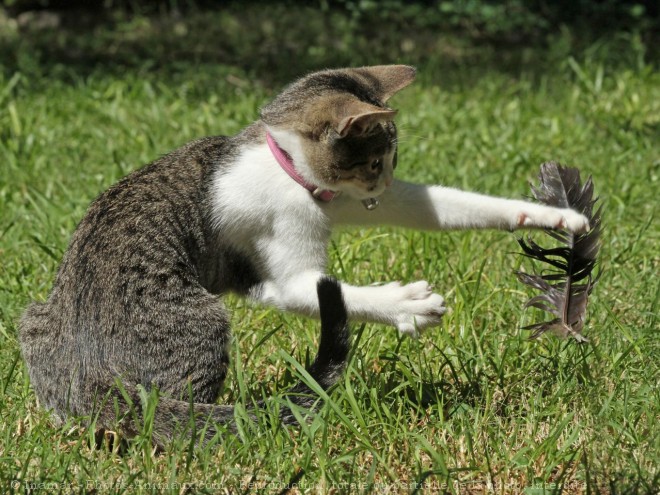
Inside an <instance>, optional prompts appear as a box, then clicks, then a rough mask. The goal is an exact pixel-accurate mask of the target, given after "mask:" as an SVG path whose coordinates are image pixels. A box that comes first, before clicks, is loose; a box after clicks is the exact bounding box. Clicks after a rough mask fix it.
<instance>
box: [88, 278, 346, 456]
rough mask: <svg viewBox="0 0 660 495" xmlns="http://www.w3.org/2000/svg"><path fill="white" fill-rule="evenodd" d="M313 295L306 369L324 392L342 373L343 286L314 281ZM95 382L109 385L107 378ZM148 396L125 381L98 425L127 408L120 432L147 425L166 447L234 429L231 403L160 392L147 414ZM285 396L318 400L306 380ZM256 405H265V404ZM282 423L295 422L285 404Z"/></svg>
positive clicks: (308, 405) (305, 403)
mask: <svg viewBox="0 0 660 495" xmlns="http://www.w3.org/2000/svg"><path fill="white" fill-rule="evenodd" d="M317 294H318V298H319V306H320V312H321V337H320V343H319V348H318V352H317V354H316V357H315V359H314V361H313V362H312V363H311V364H310V365H309V366H308V367H307V372H308V373H309V375H310V376H311V377H312V378H313V379H314V380H315V381H316V383H318V385H319V386H320V387H321V388H322V389H323V390H327V389H328V388H330V387H331V386H332V385H334V384H335V383H336V382H337V380H339V378H340V377H341V376H342V372H343V370H344V367H345V365H346V362H347V359H348V353H349V328H348V316H347V311H346V306H345V304H344V300H343V297H342V292H341V286H340V284H339V283H338V282H337V281H336V280H334V279H332V278H329V277H326V278H323V279H321V280H320V281H319V282H318V285H317ZM99 381H100V382H106V383H107V380H106V379H102V380H99ZM99 381H97V384H98V383H99ZM96 390H97V392H98V390H99V388H97V389H96ZM106 390H107V389H106ZM148 396H149V393H148V392H145V391H144V390H142V391H140V389H139V387H138V386H131V385H129V384H126V383H124V384H123V385H119V386H118V387H117V388H116V389H113V391H112V392H110V394H106V400H105V404H104V405H102V406H101V407H100V408H99V409H98V412H97V416H96V417H97V421H96V423H97V425H98V426H103V427H105V428H108V427H109V426H106V425H112V424H117V412H118V411H128V412H127V413H124V416H123V418H124V419H123V420H119V424H118V425H117V426H118V427H119V428H118V429H119V430H120V431H122V433H123V435H126V436H129V437H132V436H135V435H137V434H139V433H140V431H139V430H142V431H144V430H145V429H149V430H150V431H151V437H152V441H153V442H154V443H155V444H156V445H158V446H159V447H164V446H165V445H166V444H168V443H169V442H170V441H171V440H172V439H174V438H176V437H189V438H190V437H194V438H196V439H197V442H198V443H205V442H206V441H208V440H210V439H212V438H213V437H214V436H215V435H216V434H217V433H218V431H230V432H235V431H236V423H235V416H234V406H232V405H216V404H201V403H193V402H192V401H184V400H177V399H173V398H170V397H166V396H162V397H159V398H158V400H157V402H156V403H155V408H153V410H152V411H151V415H150V412H149V401H148V399H147V398H148ZM287 398H288V399H289V400H290V401H291V402H292V403H293V404H295V405H297V406H300V407H302V408H305V409H308V410H313V409H314V408H315V407H316V405H317V404H318V403H319V397H318V395H317V394H316V393H315V392H314V391H313V390H312V388H310V386H309V385H308V384H307V383H305V382H304V381H300V382H299V383H297V384H296V385H295V386H294V387H293V389H292V390H291V391H290V392H289V393H288V394H287ZM108 399H110V400H108ZM145 399H147V400H145ZM112 405H114V407H112ZM109 406H111V407H109ZM259 406H260V407H263V406H264V404H263V402H261V403H259ZM248 415H249V416H250V418H251V419H255V415H254V412H253V411H248ZM138 418H139V420H138ZM280 421H281V422H282V423H285V424H296V423H297V420H296V418H295V416H294V414H293V413H292V411H291V410H290V409H289V408H287V407H282V408H281V410H280Z"/></svg>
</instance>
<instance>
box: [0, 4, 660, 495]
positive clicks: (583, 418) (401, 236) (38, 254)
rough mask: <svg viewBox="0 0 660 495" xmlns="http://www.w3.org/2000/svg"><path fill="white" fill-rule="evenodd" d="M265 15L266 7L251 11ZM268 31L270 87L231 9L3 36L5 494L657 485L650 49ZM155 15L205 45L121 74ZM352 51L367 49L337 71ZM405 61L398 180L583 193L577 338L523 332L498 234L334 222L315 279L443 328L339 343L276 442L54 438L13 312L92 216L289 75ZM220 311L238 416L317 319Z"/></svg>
mask: <svg viewBox="0 0 660 495" xmlns="http://www.w3.org/2000/svg"><path fill="white" fill-rule="evenodd" d="M268 8H272V9H278V7H268ZM268 8H266V7H259V12H262V11H263V12H264V13H262V14H261V15H263V16H264V17H265V18H268V17H269V12H268ZM271 14H272V12H271ZM276 14H277V16H274V17H273V16H272V15H271V16H270V17H271V18H276V19H279V20H278V21H277V22H280V23H282V25H283V26H289V27H290V28H291V29H290V30H288V31H287V32H286V34H281V33H279V31H278V33H276V34H274V35H273V36H275V37H276V39H277V36H284V37H286V38H287V40H288V44H286V43H283V45H285V46H287V47H288V48H287V49H288V50H295V49H296V46H298V45H296V44H295V43H299V42H301V40H304V39H306V38H309V39H310V40H311V41H310V43H309V44H304V45H302V46H306V47H308V48H307V50H306V51H305V52H304V53H303V54H302V55H301V58H300V60H298V62H297V65H294V67H293V68H291V69H290V73H286V68H285V67H279V69H278V71H275V72H272V73H267V72H266V69H267V67H266V65H267V63H266V62H265V61H264V60H263V55H264V54H263V52H259V50H265V48H263V47H261V48H260V45H259V39H258V36H256V35H255V34H254V33H251V32H247V31H245V32H244V31H243V30H242V29H241V28H240V26H241V22H240V21H241V17H240V16H241V14H240V13H238V12H237V11H229V12H228V11H223V12H222V13H217V14H209V13H203V14H197V15H196V16H191V17H190V18H189V19H188V20H185V19H184V20H181V19H179V20H175V21H172V19H171V18H170V17H167V16H165V17H158V16H156V17H154V18H146V17H145V18H140V17H137V18H136V19H134V20H133V21H132V22H131V23H128V22H123V23H119V22H118V23H114V24H113V23H106V24H102V25H101V26H96V27H94V28H93V29H92V28H90V33H91V32H92V31H93V32H94V33H96V34H97V35H98V36H96V37H95V36H92V35H91V34H89V33H87V36H78V37H76V36H75V35H74V34H72V33H71V32H68V31H66V30H63V31H62V32H61V34H60V35H58V36H59V37H58V36H55V35H53V34H52V33H50V32H36V33H32V34H33V37H32V38H29V37H28V38H25V37H21V36H19V34H18V32H17V31H16V28H15V26H13V25H12V24H11V22H9V21H7V20H6V19H5V20H3V21H2V22H3V23H4V24H3V26H4V27H5V28H6V29H5V30H4V34H3V36H4V39H3V42H4V47H5V48H6V47H13V49H12V50H8V51H6V52H3V55H2V59H0V61H2V64H3V71H2V75H1V76H0V77H2V79H1V80H0V163H1V164H2V165H0V256H1V259H2V263H1V264H0V417H1V418H2V421H1V422H0V461H1V462H0V487H1V488H2V490H3V491H4V492H13V493H24V492H30V493H37V492H41V491H44V492H63V493H68V492H86V493H160V492H165V491H172V492H181V493H238V492H245V493H247V492H252V491H258V490H261V489H263V490H264V491H266V492H268V493H277V492H280V491H284V490H285V489H286V488H287V486H289V485H295V486H296V488H295V489H294V490H293V492H294V493H296V492H301V493H302V492H312V493H317V492H318V493H322V492H326V491H332V490H334V492H335V493H346V492H351V493H364V492H376V493H380V492H385V491H388V490H389V493H422V492H434V493H435V492H438V493H442V492H448V493H484V492H486V493H525V494H528V495H531V494H542V493H559V492H565V493H651V492H652V491H653V490H654V489H656V488H657V486H658V485H659V484H660V473H659V472H658V468H657V466H658V465H660V428H659V427H658V420H659V419H660V390H659V389H658V383H659V382H660V365H659V361H658V356H659V355H660V346H659V345H658V300H659V294H660V283H659V282H658V278H657V272H658V270H659V269H660V257H659V256H658V248H657V246H658V242H659V241H660V235H659V229H658V225H657V218H656V216H657V206H658V200H657V191H658V186H659V182H660V143H659V141H658V139H657V136H658V133H659V132H658V131H659V130H660V75H659V74H658V72H657V68H658V60H657V59H656V58H654V57H653V56H650V55H649V52H648V46H647V45H646V44H645V42H644V41H643V40H642V38H641V37H640V36H638V35H636V34H635V33H618V32H617V33H610V34H609V35H608V36H606V37H600V38H586V39H583V38H580V36H578V34H577V33H575V32H572V31H570V29H567V30H564V31H563V32H561V33H560V34H558V35H557V37H555V38H553V39H552V42H551V43H548V44H547V45H543V46H530V47H508V48H501V47H497V46H496V45H487V46H483V45H480V44H479V43H478V42H476V41H475V40H473V39H470V37H469V36H467V35H465V36H463V37H461V36H460V35H454V36H453V37H452V36H444V35H442V36H439V35H436V34H435V33H433V32H429V31H428V30H427V31H424V30H422V29H420V33H421V34H420V33H416V34H415V36H417V37H418V38H415V39H414V40H413V45H415V43H416V45H415V46H416V47H417V48H416V49H414V50H412V51H410V50H409V44H403V45H404V48H406V47H408V48H406V49H405V50H404V49H403V48H400V47H399V48H397V46H398V45H396V42H392V43H394V44H393V45H391V46H389V45H384V46H381V47H380V48H379V47H378V46H377V43H375V42H373V44H371V45H370V44H369V43H370V42H369V39H367V38H365V36H363V35H362V34H361V32H360V31H359V30H356V28H355V26H354V25H353V24H351V23H350V22H348V21H347V22H346V26H345V27H344V28H338V27H335V26H334V25H333V27H329V28H328V29H334V30H335V31H333V33H335V34H336V33H337V30H338V31H339V34H341V35H342V37H341V40H342V41H341V43H343V44H340V48H338V49H337V50H336V52H332V50H329V49H326V50H325V51H323V50H321V48H322V47H323V46H324V45H323V43H326V42H327V40H324V39H323V36H324V35H323V34H322V33H323V32H325V31H319V30H317V29H316V28H314V26H317V27H319V26H322V25H323V22H325V21H324V19H326V18H325V17H323V16H321V15H319V14H314V13H313V12H311V11H310V12H307V13H306V16H307V17H306V18H307V20H308V22H307V23H304V26H302V27H299V28H298V30H297V31H296V30H295V26H296V25H297V24H296V21H297V20H298V19H297V18H296V14H295V13H289V14H287V13H286V12H282V11H279V10H278V11H277V12H276ZM245 15H248V14H245ZM232 16H233V17H232ZM333 19H335V18H334V17H333ZM335 20H336V19H335ZM216 21H217V24H221V25H222V26H223V29H224V30H225V31H224V32H225V38H224V39H223V41H222V42H223V43H230V42H232V40H233V42H234V43H235V46H236V47H240V49H241V50H242V51H240V50H238V48H237V51H236V52H235V53H234V52H231V51H229V50H228V49H227V50H225V51H226V52H227V53H225V54H224V55H217V57H218V59H217V60H216V59H214V58H213V57H216V55H213V56H212V57H211V60H209V59H207V58H205V54H206V51H204V50H208V45H203V47H206V48H204V49H202V48H199V45H194V43H193V41H194V40H195V39H201V42H204V43H210V41H209V40H206V39H205V38H204V36H207V35H208V33H213V29H217V28H215V27H214V26H215V25H216ZM172 22H179V23H183V27H182V28H180V29H184V30H185V29H188V32H191V31H192V32H193V33H198V32H199V33H202V34H200V35H199V36H200V38H196V37H195V36H197V34H195V35H193V36H192V38H191V39H192V40H193V41H191V39H189V38H186V40H187V41H186V43H189V44H190V47H191V48H190V50H191V52H185V53H184V55H182V56H181V57H174V60H173V61H171V63H168V62H167V56H166V55H167V54H160V53H159V52H154V53H153V58H149V57H148V56H145V55H144V54H139V53H138V55H135V57H136V58H135V59H132V58H130V57H129V56H128V54H129V53H130V52H131V50H130V48H131V47H127V46H126V44H127V43H128V42H126V41H119V40H126V39H128V40H133V41H134V42H135V43H137V45H136V46H142V45H140V43H141V42H143V43H148V41H146V40H149V39H151V36H150V34H154V33H155V34H156V35H157V34H158V30H157V29H156V27H158V26H161V25H164V26H167V25H168V23H172ZM232 22H233V24H232ZM159 23H160V24H159ZM154 26H156V27H154ZM232 26H234V27H233V28H232ZM237 26H238V27H237ZM291 26H293V27H291ZM264 29H265V28H264ZM342 29H343V31H342ZM319 33H321V34H319ZM326 35H327V32H326ZM249 36H256V38H249ZM423 36H426V37H427V38H426V41H428V43H422V41H423ZM297 37H299V38H297ZM403 37H405V36H404V35H403V34H402V35H401V38H403ZM289 38H291V39H289ZM390 38H395V41H396V40H397V37H395V36H394V37H390ZM227 39H229V41H227ZM352 39H354V40H355V43H356V46H359V47H371V49H372V51H370V52H368V54H365V52H364V50H361V51H360V52H359V53H355V54H351V52H350V49H347V48H346V46H345V45H348V46H349V48H350V41H351V40H352ZM99 40H100V41H99ZM135 40H137V41H135ZM287 40H285V41H287ZM72 41H75V43H73V44H71V42H72ZM376 41H377V40H376ZM201 42H200V43H201ZM76 43H77V44H76ZM113 43H114V44H113ZM153 43H154V44H156V45H157V42H153ZM440 45H442V50H438V52H437V53H433V50H430V49H429V47H434V46H435V47H438V48H440ZM66 46H70V47H73V48H75V49H73V48H72V49H71V52H70V53H68V52H67V53H65V52H64V51H65V48H63V47H66ZM80 47H82V48H80ZM292 47H293V48H292ZM58 50H64V51H62V52H61V53H60V52H58ZM250 50H252V52H250ZM267 50H270V51H268V53H267V54H266V55H269V56H270V55H271V51H273V53H277V49H276V47H273V46H271V45H269V46H268V47H267ZM379 50H380V51H379ZM406 50H408V51H406ZM429 50H430V51H429ZM145 51H147V52H149V51H148V50H145ZM80 53H83V54H84V55H85V56H84V57H83V58H81V57H80V55H79V54H80ZM190 53H192V54H193V56H188V55H190ZM195 54H197V55H195ZM250 56H252V57H254V58H253V59H254V60H255V62H254V66H253V67H251V66H250V64H251V62H252V59H250V58H249V57H250ZM351 57H353V58H351ZM407 60H410V61H412V62H414V63H417V64H418V66H419V68H420V73H419V80H418V82H417V83H416V84H415V85H413V86H412V87H411V88H409V89H407V90H406V91H405V92H404V93H402V94H401V95H400V96H397V97H396V100H395V101H394V102H393V103H394V105H395V106H396V107H397V108H399V109H400V117H399V119H398V123H399V127H400V133H401V147H400V155H399V163H400V166H399V168H398V169H397V172H398V174H399V177H401V178H405V179H407V180H411V181H418V182H434V183H443V184H446V185H451V186H456V187H461V188H466V189H471V190H477V191H481V192H486V193H491V194H497V195H505V196H511V197H521V196H524V195H526V194H528V185H527V184H528V181H530V180H535V176H536V173H537V170H538V165H539V164H540V163H541V162H543V161H546V160H549V159H555V160H559V161H561V162H563V163H565V164H568V165H571V166H577V167H580V168H581V170H582V171H583V173H584V174H587V175H588V174H591V175H593V178H594V182H595V184H596V191H597V193H598V194H599V195H600V197H601V198H602V201H604V202H605V204H606V208H605V225H606V229H605V231H604V233H603V247H602V266H603V269H604V273H603V276H602V278H601V281H600V282H599V284H598V285H597V287H596V289H595V290H594V294H593V297H592V300H591V303H590V308H589V316H590V318H589V322H588V326H587V328H586V335H587V336H588V337H589V338H590V342H589V343H588V344H584V345H577V344H576V343H574V342H572V341H559V340H557V339H554V338H552V337H545V338H542V339H540V340H537V341H529V340H528V339H527V334H526V333H525V331H523V330H521V326H524V325H525V324H528V323H531V322H532V321H536V319H538V318H540V317H541V315H540V314H536V313H533V312H531V311H527V312H525V311H523V310H522V305H523V303H524V301H525V300H526V297H527V295H528V294H527V292H526V289H525V288H524V287H523V286H522V285H521V284H519V283H518V282H517V281H516V278H515V276H514V275H513V271H514V270H515V269H517V268H519V267H520V266H521V264H525V263H526V261H524V260H523V259H521V257H520V256H518V255H516V254H514V253H515V252H516V251H517V250H518V249H517V245H516V242H515V238H514V236H513V235H511V234H507V233H503V232H450V233H420V232H411V231H402V230H398V229H386V228H383V229H371V230H360V231H355V230H347V231H343V232H339V233H337V234H336V235H335V237H334V238H333V242H332V245H331V267H330V271H331V272H332V273H333V274H335V275H337V276H338V277H340V278H342V279H344V280H346V281H349V282H352V283H356V284H367V283H372V282H375V281H384V280H393V279H397V280H403V281H413V280H416V279H420V278H424V279H426V280H428V281H430V282H431V283H432V284H434V285H435V286H436V288H437V290H438V291H440V292H441V293H442V294H444V295H445V296H446V299H447V300H448V303H449V305H450V306H451V308H452V312H451V313H450V314H448V315H447V316H446V318H445V320H444V323H443V326H442V327H441V328H438V329H434V330H432V331H428V332H427V333H426V334H424V335H423V336H422V337H421V338H420V339H419V340H417V341H416V340H410V339H401V338H399V337H398V336H397V335H396V332H395V331H394V330H393V329H392V328H386V327H382V326H378V325H366V326H359V325H354V328H353V330H354V331H353V333H354V338H353V351H352V358H351V362H350V365H349V367H348V369H347V372H346V376H345V379H344V381H343V382H342V383H340V384H339V386H337V387H336V388H335V389H334V390H333V391H332V392H331V393H330V397H329V400H328V404H327V405H326V406H325V407H324V408H323V410H322V411H321V412H320V413H319V414H318V415H317V416H316V417H314V419H313V420H312V421H311V422H310V423H308V424H303V425H302V426H301V427H300V428H286V429H283V428H281V427H280V426H277V425H270V426H269V423H268V421H267V418H268V415H269V412H268V411H266V412H264V414H263V418H262V419H263V421H262V422H261V423H260V424H258V425H249V424H245V425H244V426H243V429H242V431H241V434H240V435H238V436H237V437H226V438H222V439H221V440H219V441H218V442H217V443H215V444H211V445H209V446H207V447H205V448H204V449H201V450H198V451H191V449H190V446H189V445H187V444H186V442H185V441H180V442H176V443H175V444H173V445H171V446H170V447H169V448H168V449H167V450H166V451H165V452H163V453H161V454H157V455H155V454H153V453H152V451H151V449H150V444H149V438H148V432H149V425H148V424H146V425H145V433H144V435H142V436H140V437H138V438H136V439H135V440H133V441H131V442H130V443H129V445H128V448H127V451H126V452H125V453H123V454H122V455H120V454H119V453H117V452H112V451H109V450H108V449H97V448H93V447H90V443H92V442H91V438H92V433H91V432H89V431H84V429H81V427H80V425H79V424H77V423H76V422H75V421H72V422H70V423H69V424H67V425H65V426H64V427H61V428H56V427H54V426H53V425H52V423H51V421H50V420H49V417H48V414H47V413H45V412H44V411H43V410H41V409H40V408H39V407H38V405H37V403H36V400H35V397H34V394H33V393H32V391H31V389H30V386H29V380H28V377H27V373H26V369H25V366H24V364H23V362H22V360H21V357H20V353H19V349H18V344H17V338H16V331H17V330H16V322H17V319H18V318H19V316H20V314H21V311H22V309H23V308H24V307H25V305H26V304H27V303H28V302H29V301H30V300H34V299H36V300H43V299H44V298H45V297H47V294H48V291H49V288H50V285H51V283H52V280H53V276H54V273H55V271H56V269H57V266H58V263H59V260H60V258H61V256H62V253H63V252H64V250H65V249H66V245H67V242H68V239H69V237H70V235H71V232H72V231H73V230H74V228H75V225H76V222H77V221H78V220H79V219H80V218H81V216H82V215H83V214H84V211H85V209H86V207H87V205H88V204H89V202H90V201H91V200H92V199H93V198H94V197H95V196H96V195H97V194H98V193H100V192H101V191H102V190H104V189H105V188H106V187H108V186H109V185H110V184H112V183H113V182H115V181H116V180H117V179H118V178H120V177H122V176H123V175H125V174H127V173H128V172H129V171H131V170H133V169H135V168H137V167H139V166H140V165H141V164H144V163H146V162H148V161H150V160H152V159H154V158H155V157H157V156H159V155H160V154H162V153H164V152H167V151H168V150H171V149H173V148H175V147H177V146H179V145H181V144H183V143H185V142H186V141H188V140H190V139H193V138H195V137H199V136H203V135H209V134H232V133H235V132H237V131H238V130H239V129H240V128H242V127H243V126H245V125H246V124H248V123H249V122H251V121H252V120H253V119H254V118H255V117H256V116H257V112H258V108H259V106H260V105H261V104H263V103H264V102H266V101H267V100H268V98H269V96H270V95H272V94H273V92H274V91H276V90H277V87H278V86H279V85H281V84H282V83H283V82H284V81H285V80H287V79H291V78H293V77H294V76H295V75H297V73H296V71H298V70H303V69H304V70H306V69H308V68H312V67H314V66H316V67H322V66H326V65H333V64H335V63H355V64H358V63H376V62H389V61H407ZM262 70H263V71H264V72H261V71H262ZM528 267H529V266H528ZM227 305H228V306H229V307H230V308H231V309H232V314H233V323H234V329H235V335H236V337H235V342H234V348H233V353H234V356H235V358H234V361H233V368H232V372H231V374H230V377H229V378H228V381H227V383H226V387H225V388H226V390H225V393H224V395H223V397H221V399H220V400H221V402H238V403H239V409H240V408H244V407H246V406H249V404H250V402H251V398H260V397H261V396H262V395H264V394H267V395H275V396H276V397H281V396H282V392H283V391H284V390H286V387H287V386H288V385H289V384H290V383H292V381H293V380H294V378H295V377H296V376H297V375H298V374H299V372H300V365H299V364H297V363H303V364H304V363H305V362H306V361H308V360H309V359H310V354H311V353H312V352H313V349H314V347H315V342H316V337H317V332H318V324H317V323H316V322H312V321H308V320H304V319H301V318H299V317H296V316H294V315H289V314H282V313H280V312H277V311H275V310H272V309H268V308H263V307H258V306H253V305H251V304H248V303H247V302H246V301H243V300H240V299H237V298H235V297H228V298H227Z"/></svg>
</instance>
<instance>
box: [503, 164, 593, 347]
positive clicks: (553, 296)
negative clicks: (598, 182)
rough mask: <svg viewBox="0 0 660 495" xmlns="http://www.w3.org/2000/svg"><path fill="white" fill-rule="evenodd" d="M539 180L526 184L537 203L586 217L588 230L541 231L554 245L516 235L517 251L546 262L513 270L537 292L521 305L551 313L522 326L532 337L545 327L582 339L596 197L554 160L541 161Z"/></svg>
mask: <svg viewBox="0 0 660 495" xmlns="http://www.w3.org/2000/svg"><path fill="white" fill-rule="evenodd" d="M539 179H540V184H539V186H538V187H535V186H531V189H532V194H533V195H534V197H535V198H536V200H538V201H539V202H541V203H544V204H546V205H548V206H554V207H558V208H572V209H574V210H576V211H579V212H580V213H582V214H583V215H585V216H586V217H587V218H588V219H589V225H590V230H589V231H588V232H584V233H582V234H572V233H570V232H567V231H564V230H545V233H546V234H548V235H549V236H550V237H552V238H553V239H554V240H555V241H557V242H558V243H559V246H557V247H552V248H545V247H542V246H540V245H539V244H537V243H536V242H534V240H533V239H532V236H531V235H528V236H527V240H525V239H523V238H519V239H518V243H519V244H520V247H521V248H522V250H523V254H524V255H525V256H527V257H528V258H531V259H534V260H537V261H539V262H541V263H544V264H545V265H546V266H548V269H547V270H544V271H543V272H542V273H540V274H539V273H531V274H529V273H524V272H520V271H518V272H516V274H517V276H518V279H519V280H520V281H521V282H522V283H524V284H526V285H529V286H530V287H533V288H534V289H537V290H538V291H540V294H538V295H536V296H534V297H532V298H531V299H530V300H529V301H527V303H526V304H525V308H529V307H534V308H538V309H540V310H543V311H546V312H548V313H550V314H551V315H553V316H554V318H553V319H551V320H548V321H544V322H540V323H534V324H533V325H529V326H526V327H524V329H526V330H532V331H533V333H532V336H531V337H532V338H537V337H539V336H540V335H542V334H543V333H545V332H547V331H552V332H554V333H555V334H557V335H559V336H561V337H564V338H565V337H568V336H572V337H573V338H575V339H576V340H577V341H578V342H586V341H587V339H586V337H584V336H583V335H582V330H583V328H584V322H585V319H586V313H587V302H588V299H589V295H590V294H591V291H592V289H593V287H594V285H595V284H596V282H597V281H598V278H599V277H600V270H598V274H595V275H594V273H593V272H594V269H595V267H596V266H597V257H598V250H599V249H600V233H601V212H602V205H600V206H599V207H598V209H597V210H596V211H594V205H595V204H596V202H597V201H598V198H596V199H594V198H593V192H594V185H593V181H592V180H591V177H589V178H588V179H587V181H586V182H585V183H584V184H582V181H581V180H580V171H579V170H578V169H576V168H569V167H564V166H562V165H560V164H558V163H555V162H546V163H544V164H542V165H541V171H540V173H539Z"/></svg>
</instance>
